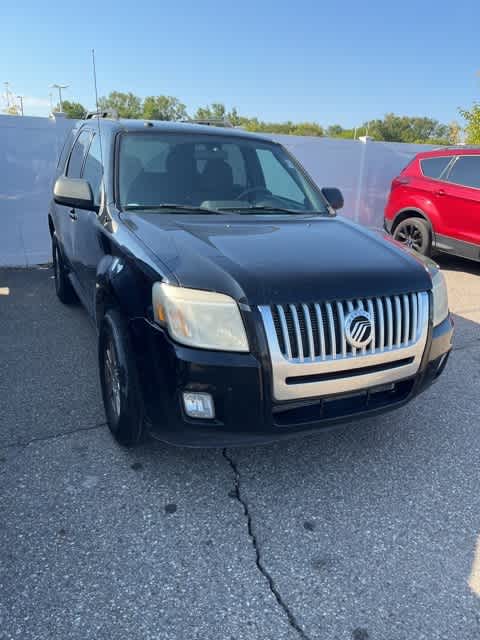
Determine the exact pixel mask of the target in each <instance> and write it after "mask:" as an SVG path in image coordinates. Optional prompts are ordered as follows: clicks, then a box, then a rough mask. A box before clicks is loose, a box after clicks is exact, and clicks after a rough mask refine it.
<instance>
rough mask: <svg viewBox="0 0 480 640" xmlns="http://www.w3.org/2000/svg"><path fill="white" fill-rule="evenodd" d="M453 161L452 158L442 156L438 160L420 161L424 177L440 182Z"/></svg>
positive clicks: (425, 159)
mask: <svg viewBox="0 0 480 640" xmlns="http://www.w3.org/2000/svg"><path fill="white" fill-rule="evenodd" d="M451 159H452V156H440V157H438V158H424V159H423V160H420V166H421V167H422V173H423V175H424V176H426V177H427V178H434V179H435V180H438V179H439V178H440V176H441V175H442V173H443V172H444V171H445V169H446V168H447V166H448V164H449V162H450V160H451Z"/></svg>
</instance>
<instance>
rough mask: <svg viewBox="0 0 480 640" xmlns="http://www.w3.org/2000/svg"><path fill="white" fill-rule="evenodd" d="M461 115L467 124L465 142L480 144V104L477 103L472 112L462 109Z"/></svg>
mask: <svg viewBox="0 0 480 640" xmlns="http://www.w3.org/2000/svg"><path fill="white" fill-rule="evenodd" d="M460 115H461V116H462V118H464V119H465V120H466V123H467V124H466V125H465V133H466V140H465V142H468V143H469V144H480V102H475V103H474V104H473V106H472V108H471V109H470V110H468V109H460Z"/></svg>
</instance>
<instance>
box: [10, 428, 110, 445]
mask: <svg viewBox="0 0 480 640" xmlns="http://www.w3.org/2000/svg"><path fill="white" fill-rule="evenodd" d="M106 424H107V423H106V422H100V423H99V424H94V425H92V426H90V427H79V428H78V429H72V430H71V431H61V432H60V433H51V434H50V435H48V436H39V437H37V438H32V439H31V440H19V441H18V442H10V443H8V444H3V445H0V451H1V450H2V449H10V448H15V447H18V448H19V449H21V450H23V449H26V448H27V447H28V446H30V445H31V444H34V443H35V442H46V441H47V440H54V439H55V438H62V437H63V436H70V435H72V434H73V433H81V432H82V431H93V430H94V429H100V428H101V427H105V426H106Z"/></svg>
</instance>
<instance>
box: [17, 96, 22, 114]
mask: <svg viewBox="0 0 480 640" xmlns="http://www.w3.org/2000/svg"><path fill="white" fill-rule="evenodd" d="M17 98H18V99H19V100H20V112H21V114H22V116H23V96H17Z"/></svg>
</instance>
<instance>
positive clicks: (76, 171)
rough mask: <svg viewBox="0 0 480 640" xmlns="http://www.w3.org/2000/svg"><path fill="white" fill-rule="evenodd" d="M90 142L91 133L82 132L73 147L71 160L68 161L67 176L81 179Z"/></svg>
mask: <svg viewBox="0 0 480 640" xmlns="http://www.w3.org/2000/svg"><path fill="white" fill-rule="evenodd" d="M89 142H90V132H89V131H82V133H81V134H80V135H79V136H78V138H77V141H76V142H75V144H74V145H73V149H72V153H71V154H70V160H69V161H68V169H67V176H68V177H69V178H80V173H81V171H82V166H83V160H84V158H85V154H86V152H87V147H88V143H89Z"/></svg>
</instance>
